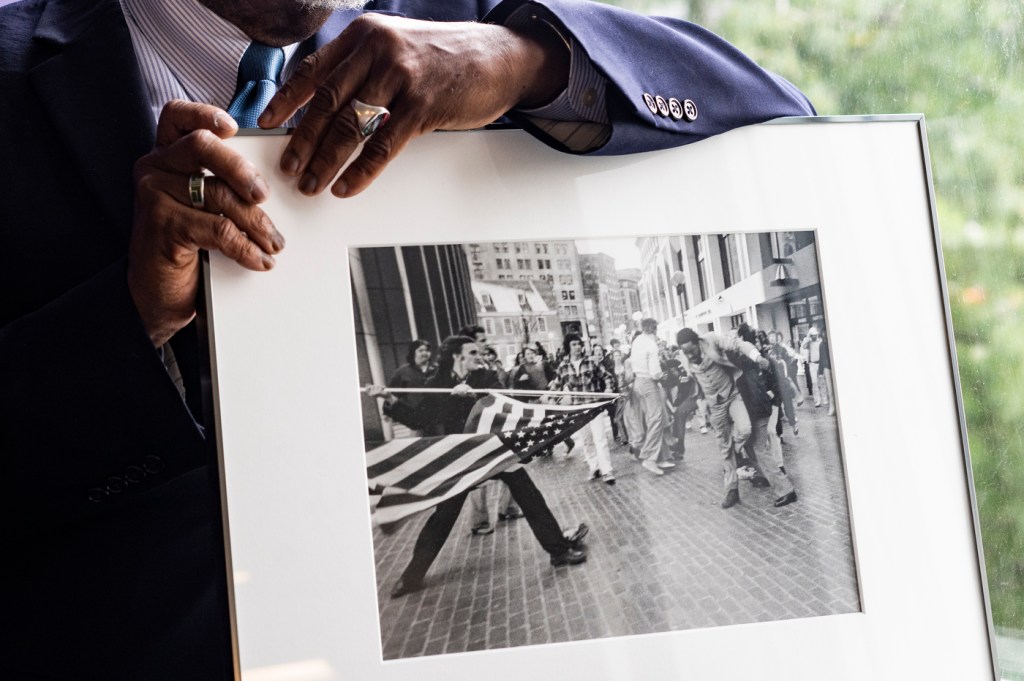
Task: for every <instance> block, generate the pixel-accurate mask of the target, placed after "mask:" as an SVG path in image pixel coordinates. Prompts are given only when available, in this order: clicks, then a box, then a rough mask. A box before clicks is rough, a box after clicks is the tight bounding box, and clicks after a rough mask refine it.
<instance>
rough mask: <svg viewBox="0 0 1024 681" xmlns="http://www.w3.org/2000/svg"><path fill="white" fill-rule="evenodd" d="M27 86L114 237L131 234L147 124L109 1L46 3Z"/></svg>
mask: <svg viewBox="0 0 1024 681" xmlns="http://www.w3.org/2000/svg"><path fill="white" fill-rule="evenodd" d="M34 39H35V42H36V44H37V45H40V46H44V47H45V48H46V49H44V50H42V51H43V52H44V53H45V54H47V55H48V56H46V57H44V58H43V59H42V60H40V62H39V63H38V64H37V65H36V66H35V67H34V68H33V69H31V71H30V78H31V79H32V83H33V85H34V86H35V88H36V91H37V92H38V94H39V97H40V99H41V100H42V102H43V105H44V108H45V109H46V114H48V115H49V117H50V119H51V120H52V121H53V124H54V126H55V127H56V129H57V130H58V133H59V134H60V136H61V138H62V141H63V142H64V144H65V145H66V147H67V148H68V149H69V150H70V151H71V154H72V156H73V157H74V159H75V160H76V163H77V165H78V169H79V171H80V172H81V173H82V176H83V177H84V178H85V182H86V184H87V186H89V187H90V188H91V189H92V191H93V193H94V195H95V196H96V197H97V199H98V201H99V203H100V205H101V206H102V209H103V211H104V213H105V214H106V216H107V217H108V218H109V219H110V220H111V222H112V224H114V225H116V226H117V228H118V230H119V231H120V232H121V234H122V236H125V237H127V235H128V233H129V231H130V229H131V220H132V206H133V196H134V183H133V180H132V168H133V166H134V164H135V161H136V160H137V159H138V158H139V157H141V156H143V155H144V154H146V153H148V152H149V150H150V149H151V148H152V146H153V142H154V138H155V124H154V122H153V120H152V114H151V113H150V109H149V106H148V103H147V95H146V93H145V89H144V86H143V84H142V78H141V75H140V74H139V68H138V62H137V61H136V58H135V52H134V50H133V48H132V42H131V36H130V35H129V33H128V27H127V25H126V24H125V20H124V16H123V15H122V13H121V9H120V6H119V4H118V3H116V2H103V3H98V4H92V3H50V4H49V5H48V6H47V8H46V10H45V11H44V13H43V15H42V17H41V19H40V22H39V25H38V28H37V30H36V35H35V38H34Z"/></svg>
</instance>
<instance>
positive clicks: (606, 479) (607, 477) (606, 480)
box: [601, 473, 615, 485]
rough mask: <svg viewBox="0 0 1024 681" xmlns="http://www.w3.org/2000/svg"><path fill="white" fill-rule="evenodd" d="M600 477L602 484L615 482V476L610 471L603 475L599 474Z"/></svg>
mask: <svg viewBox="0 0 1024 681" xmlns="http://www.w3.org/2000/svg"><path fill="white" fill-rule="evenodd" d="M601 479H602V480H604V484H606V485H614V484H615V476H614V475H612V474H611V473H605V474H604V475H602V476H601Z"/></svg>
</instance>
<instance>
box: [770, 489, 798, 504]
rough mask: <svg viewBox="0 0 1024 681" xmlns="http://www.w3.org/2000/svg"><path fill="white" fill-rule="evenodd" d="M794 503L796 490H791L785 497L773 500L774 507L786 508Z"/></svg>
mask: <svg viewBox="0 0 1024 681" xmlns="http://www.w3.org/2000/svg"><path fill="white" fill-rule="evenodd" d="M795 501H796V490H793V491H792V492H790V493H789V494H787V495H785V496H781V497H779V498H778V499H776V500H775V507H776V508H778V507H780V506H786V505H788V504H792V503H793V502H795Z"/></svg>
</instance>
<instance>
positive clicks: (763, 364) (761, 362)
mask: <svg viewBox="0 0 1024 681" xmlns="http://www.w3.org/2000/svg"><path fill="white" fill-rule="evenodd" d="M754 361H756V362H757V367H758V368H759V369H761V370H762V371H767V370H768V367H770V366H771V364H769V362H768V360H767V359H765V358H764V357H758V358H757V359H756V360H754Z"/></svg>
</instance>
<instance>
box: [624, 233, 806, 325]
mask: <svg viewBox="0 0 1024 681" xmlns="http://www.w3.org/2000/svg"><path fill="white" fill-rule="evenodd" d="M637 246H638V248H640V253H641V261H642V265H643V267H642V274H641V280H640V283H639V292H640V300H641V304H642V305H643V308H644V312H645V314H649V316H652V317H654V318H655V319H657V320H658V321H659V323H660V324H659V328H658V334H659V336H660V337H662V338H664V339H666V340H669V341H670V342H671V341H672V340H673V339H674V337H675V333H676V331H678V330H679V329H680V328H682V327H684V326H688V327H690V328H692V329H694V330H695V331H697V332H700V333H703V332H707V331H716V332H719V333H725V332H728V331H730V330H732V329H735V328H737V327H738V326H739V325H740V324H741V323H743V322H746V323H748V324H750V325H751V326H753V327H755V328H759V329H764V330H769V331H780V332H782V334H783V337H784V338H785V339H786V340H788V341H790V342H793V343H794V344H795V345H799V342H800V340H801V339H802V338H803V337H804V336H806V335H807V331H808V329H809V328H810V327H811V326H816V327H817V328H818V329H819V330H820V329H822V328H823V326H824V323H825V315H824V307H823V305H822V297H821V286H820V279H819V274H818V260H817V251H816V248H815V243H814V232H811V231H794V232H771V233H767V232H762V233H732V234H699V235H677V236H669V237H649V238H643V239H638V240H637ZM780 267H781V268H783V269H781V270H780Z"/></svg>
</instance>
